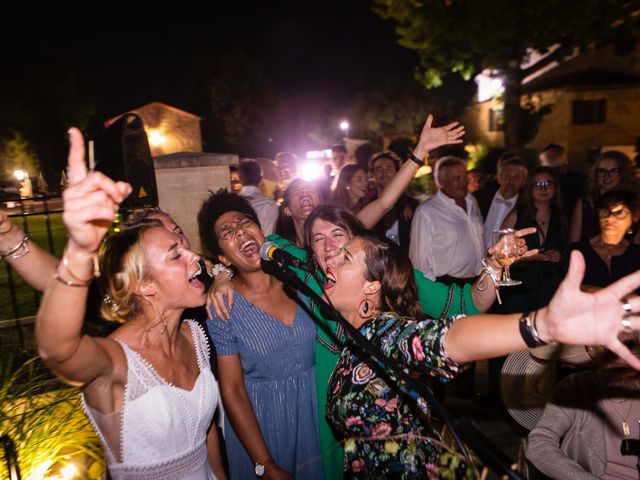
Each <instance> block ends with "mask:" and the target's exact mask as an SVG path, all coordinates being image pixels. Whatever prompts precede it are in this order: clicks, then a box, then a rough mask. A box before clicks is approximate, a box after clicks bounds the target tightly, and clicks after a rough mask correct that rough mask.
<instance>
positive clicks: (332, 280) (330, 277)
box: [324, 269, 336, 292]
mask: <svg viewBox="0 0 640 480" xmlns="http://www.w3.org/2000/svg"><path fill="white" fill-rule="evenodd" d="M326 277H327V280H326V282H325V284H324V291H325V292H326V291H328V290H331V289H332V288H333V287H335V285H336V277H335V275H334V274H333V273H332V272H331V270H329V269H327V273H326Z"/></svg>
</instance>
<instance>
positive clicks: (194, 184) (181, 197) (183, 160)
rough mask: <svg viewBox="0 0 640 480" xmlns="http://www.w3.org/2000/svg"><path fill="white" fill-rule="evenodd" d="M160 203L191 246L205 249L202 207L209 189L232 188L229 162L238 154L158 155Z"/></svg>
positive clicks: (187, 153) (235, 158)
mask: <svg viewBox="0 0 640 480" xmlns="http://www.w3.org/2000/svg"><path fill="white" fill-rule="evenodd" d="M153 160H154V165H155V170H156V182H157V185H158V201H159V206H160V208H162V209H163V210H164V211H166V212H167V213H168V214H169V215H171V216H172V217H173V218H174V219H175V221H176V222H177V223H178V225H180V226H181V227H182V229H183V230H184V233H185V234H186V236H187V238H189V240H190V241H191V248H192V249H193V250H194V251H196V252H202V251H203V248H202V247H201V245H200V236H199V235H198V219H197V215H198V210H200V205H201V204H202V201H203V200H204V199H205V198H206V197H207V196H208V195H209V190H212V191H214V192H215V191H217V190H218V189H220V188H227V189H228V188H229V165H232V164H237V163H238V160H239V159H238V156H237V155H233V154H223V153H189V152H183V153H173V154H170V155H162V156H159V157H155V158H154V159H153Z"/></svg>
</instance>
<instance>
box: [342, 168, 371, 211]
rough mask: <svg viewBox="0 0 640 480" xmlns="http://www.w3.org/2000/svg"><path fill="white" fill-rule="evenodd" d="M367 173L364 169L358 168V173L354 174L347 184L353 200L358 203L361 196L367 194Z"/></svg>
mask: <svg viewBox="0 0 640 480" xmlns="http://www.w3.org/2000/svg"><path fill="white" fill-rule="evenodd" d="M367 188H368V182H367V174H366V172H365V171H364V170H363V169H358V170H357V171H356V173H354V174H353V177H351V180H350V181H349V183H348V184H347V190H348V191H349V196H350V197H351V201H352V202H353V203H356V202H357V201H358V200H360V199H361V198H364V197H366V196H367Z"/></svg>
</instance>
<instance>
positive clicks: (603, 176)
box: [569, 150, 635, 242]
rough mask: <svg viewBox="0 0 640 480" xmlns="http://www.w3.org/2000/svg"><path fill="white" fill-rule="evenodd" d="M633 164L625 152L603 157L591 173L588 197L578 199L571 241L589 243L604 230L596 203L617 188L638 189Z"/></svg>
mask: <svg viewBox="0 0 640 480" xmlns="http://www.w3.org/2000/svg"><path fill="white" fill-rule="evenodd" d="M634 177H635V175H634V171H633V164H632V163H631V160H630V159H629V157H627V156H626V155H625V154H624V153H622V152H618V151H616V150H611V151H608V152H604V153H602V154H600V156H599V157H598V159H597V160H596V162H595V163H594V164H593V167H592V168H591V170H590V172H589V182H588V185H587V191H586V193H585V195H584V196H583V197H582V198H580V199H578V201H577V202H576V206H575V208H574V209H573V216H572V217H571V227H570V229H569V242H579V241H589V240H590V239H592V238H593V237H594V236H596V235H597V234H598V232H599V231H600V228H599V222H598V212H597V209H596V208H595V204H596V202H597V201H598V198H599V197H600V196H601V195H603V194H604V193H606V192H608V191H611V190H614V189H625V190H635V188H633V187H634V183H635V182H634Z"/></svg>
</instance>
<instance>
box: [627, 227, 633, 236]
mask: <svg viewBox="0 0 640 480" xmlns="http://www.w3.org/2000/svg"><path fill="white" fill-rule="evenodd" d="M627 233H628V234H629V235H631V234H632V233H633V228H631V227H629V228H627Z"/></svg>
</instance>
